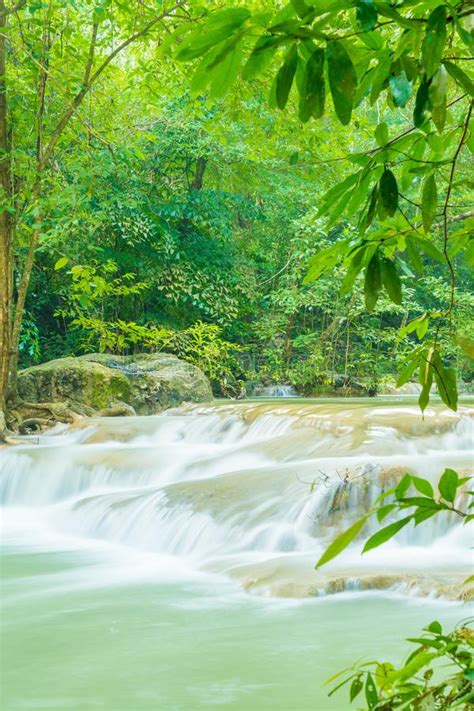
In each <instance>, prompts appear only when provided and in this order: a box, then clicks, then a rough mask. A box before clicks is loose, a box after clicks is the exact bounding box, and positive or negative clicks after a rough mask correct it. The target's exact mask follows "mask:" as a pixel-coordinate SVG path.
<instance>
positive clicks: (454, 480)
mask: <svg viewBox="0 0 474 711" xmlns="http://www.w3.org/2000/svg"><path fill="white" fill-rule="evenodd" d="M458 480H459V477H458V474H457V472H455V471H454V469H445V470H444V473H443V475H442V477H441V479H440V480H439V482H438V489H439V493H440V494H441V496H442V497H443V499H444V500H445V501H449V502H450V503H453V502H454V499H455V498H456V492H457V488H458Z"/></svg>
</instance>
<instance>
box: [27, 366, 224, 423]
mask: <svg viewBox="0 0 474 711" xmlns="http://www.w3.org/2000/svg"><path fill="white" fill-rule="evenodd" d="M18 391H19V395H20V397H21V398H22V399H23V400H24V401H26V402H29V403H41V402H47V403H54V402H67V403H68V405H69V407H70V408H71V409H72V410H74V411H75V412H77V413H79V414H81V415H93V414H96V413H101V412H107V411H108V410H110V409H111V408H112V409H114V411H117V412H118V411H119V410H120V409H122V411H123V412H124V413H125V412H127V414H133V411H135V412H136V413H137V414H140V415H152V414H155V413H157V412H161V411H162V410H165V409H167V408H168V407H172V406H176V405H179V404H181V403H183V402H206V401H209V400H212V391H211V386H210V384H209V381H208V380H207V378H206V376H205V375H204V373H203V372H202V371H201V370H200V369H199V368H197V367H196V366H195V365H192V364H191V363H186V362H185V361H182V360H180V359H179V358H177V357H176V356H174V355H170V354H166V353H151V354H139V355H134V356H115V355H109V354H105V353H92V354H88V355H84V356H79V357H69V358H59V359H57V360H52V361H49V362H47V363H42V364H41V365H36V366H33V367H31V368H27V369H26V370H23V371H21V372H20V373H19V376H18ZM131 408H133V410H131Z"/></svg>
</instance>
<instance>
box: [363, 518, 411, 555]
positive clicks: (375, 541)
mask: <svg viewBox="0 0 474 711" xmlns="http://www.w3.org/2000/svg"><path fill="white" fill-rule="evenodd" d="M411 520H412V515H411V514H410V516H405V518H402V519H400V521H394V523H390V524H389V525H388V526H385V528H381V529H380V531H377V533H374V535H373V536H371V537H370V538H369V539H368V541H367V542H366V544H365V546H364V548H363V550H362V553H367V551H370V550H372V548H378V546H381V545H382V543H386V542H387V541H388V540H390V538H393V536H395V534H397V533H398V531H400V530H401V529H402V528H403V527H404V526H406V525H407V523H409V522H410V521H411Z"/></svg>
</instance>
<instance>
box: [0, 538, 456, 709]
mask: <svg viewBox="0 0 474 711" xmlns="http://www.w3.org/2000/svg"><path fill="white" fill-rule="evenodd" d="M128 565H129V566H130V567H131V568H132V570H131V574H132V575H134V574H136V571H135V573H134V571H133V561H132V560H129V561H128V562H127V564H126V565H125V566H124V568H122V569H121V571H120V572H121V575H122V576H123V578H124V579H123V580H120V576H116V577H115V579H113V578H114V575H115V573H116V572H117V571H115V572H114V571H113V570H112V569H109V568H107V565H106V564H105V562H104V560H101V556H94V555H92V554H91V553H90V552H87V553H85V552H80V553H78V552H72V551H70V552H66V551H65V552H62V553H57V554H55V555H52V554H45V553H37V554H34V553H31V552H29V553H27V552H24V553H21V552H19V551H18V550H13V549H10V550H9V551H8V553H7V554H6V556H5V557H4V563H3V569H4V573H5V574H8V577H7V582H6V583H5V584H4V589H3V615H2V623H3V644H2V709H4V711H26V710H30V709H31V710H32V709H35V710H38V709H41V710H45V711H53V710H55V709H60V710H61V711H69V710H74V711H89V709H90V710H91V711H92V710H94V709H105V710H107V711H148V710H150V711H151V710H153V711H155V710H158V709H160V710H161V709H163V711H164V710H166V711H192V710H194V709H202V710H203V711H205V710H206V709H214V708H215V709H228V711H264V710H265V709H269V710H270V709H272V710H278V711H289V710H290V709H292V710H294V711H306V710H308V711H309V710H310V709H311V710H312V711H315V710H317V711H326V709H327V710H328V711H336V710H340V711H343V710H344V709H347V708H349V705H348V703H347V698H346V695H345V693H344V691H341V692H339V694H337V695H336V696H334V697H333V698H332V699H329V698H328V697H327V695H326V690H325V688H324V687H323V683H324V681H325V679H327V678H328V677H329V676H330V675H332V674H333V673H334V672H335V671H337V670H338V669H340V668H342V667H345V666H346V665H349V664H351V663H352V662H353V661H354V660H357V659H358V658H360V657H365V658H367V659H370V658H385V659H391V660H392V661H394V662H397V661H401V658H402V657H403V656H404V653H405V650H408V648H409V645H408V643H402V641H401V640H402V639H403V637H407V636H410V635H414V634H416V633H417V632H418V631H419V629H420V627H421V626H423V625H424V624H426V623H427V622H429V621H431V620H432V619H439V620H440V621H441V622H442V623H445V624H447V625H453V624H455V623H456V622H457V621H459V620H460V619H461V618H463V617H464V616H465V615H466V608H465V606H462V605H459V604H453V603H440V602H435V601H426V600H421V599H416V598H412V599H410V598H403V597H397V596H395V595H390V594H381V593H362V594H361V593H342V594H341V595H336V596H327V597H325V598H324V597H323V598H318V599H315V600H279V599H266V598H260V597H257V596H251V595H247V594H245V593H242V592H241V591H240V590H239V589H238V587H237V586H235V585H231V584H229V583H227V582H225V581H223V580H222V579H221V578H217V577H215V578H214V577H213V578H211V579H209V577H207V576H206V577H204V578H202V577H199V576H198V577H197V578H196V579H188V580H186V579H181V580H179V581H176V580H175V581H171V580H166V579H165V580H163V579H161V580H160V579H159V577H157V579H155V580H153V579H152V578H153V571H148V573H147V572H146V571H143V570H142V571H141V572H142V573H143V574H144V575H145V576H146V577H147V578H148V579H145V580H140V579H139V578H138V579H135V580H134V582H132V583H128V584H127V582H126V578H127V570H126V567H127V566H128ZM104 566H105V567H104ZM142 567H143V562H142V561H141V562H140V568H142ZM176 575H177V577H178V578H179V573H178V574H176ZM108 578H112V579H113V580H111V581H109V582H108V583H106V581H107V579H108ZM150 578H151V579H150Z"/></svg>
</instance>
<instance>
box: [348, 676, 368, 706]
mask: <svg viewBox="0 0 474 711" xmlns="http://www.w3.org/2000/svg"><path fill="white" fill-rule="evenodd" d="M363 686H364V683H363V681H362V679H361V678H360V676H356V678H355V679H354V681H353V682H352V684H351V689H350V692H349V696H350V702H351V703H352V702H353V701H354V699H355V698H356V697H357V696H358V695H359V694H360V692H361V691H362V689H363Z"/></svg>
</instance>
